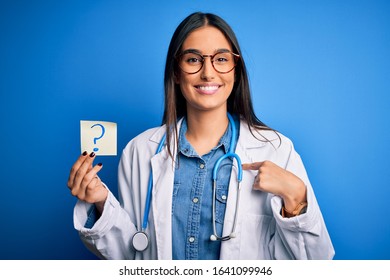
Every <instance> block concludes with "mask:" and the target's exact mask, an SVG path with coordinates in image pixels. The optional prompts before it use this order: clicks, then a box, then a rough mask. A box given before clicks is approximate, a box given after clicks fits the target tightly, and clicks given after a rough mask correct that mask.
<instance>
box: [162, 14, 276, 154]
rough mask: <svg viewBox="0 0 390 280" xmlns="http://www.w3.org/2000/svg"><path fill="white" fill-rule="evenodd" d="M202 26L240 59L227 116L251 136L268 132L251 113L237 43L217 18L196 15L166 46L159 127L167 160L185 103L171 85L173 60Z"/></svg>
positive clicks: (176, 69) (174, 73)
mask: <svg viewBox="0 0 390 280" xmlns="http://www.w3.org/2000/svg"><path fill="white" fill-rule="evenodd" d="M203 26H213V27H216V28H218V29H219V30H220V31H221V32H222V33H223V34H224V35H225V37H226V39H227V40H228V41H229V42H230V43H231V45H232V48H233V52H234V53H236V54H239V55H240V59H238V62H237V65H236V68H235V75H236V81H235V83H234V87H233V90H232V93H231V94H230V96H229V98H228V100H227V109H228V112H229V113H231V114H238V115H240V117H241V118H243V119H245V121H246V122H247V124H248V127H249V130H250V131H251V132H252V129H253V128H260V129H267V130H270V128H269V127H268V126H266V125H265V124H264V123H263V122H262V121H260V120H259V119H258V118H257V117H256V115H255V113H254V110H253V105H252V99H251V94H250V88H249V80H248V75H247V71H246V67H245V63H244V60H243V58H242V54H241V50H240V46H239V44H238V40H237V38H236V35H235V34H234V32H233V30H232V29H231V27H230V26H229V25H228V24H227V23H226V22H225V21H224V20H223V19H222V18H220V17H219V16H217V15H214V14H210V13H201V12H196V13H193V14H191V15H189V16H188V17H187V18H185V19H184V20H183V21H182V22H181V23H180V24H179V26H178V27H177V28H176V30H175V32H174V34H173V36H172V39H171V42H170V44H169V49H168V54H167V60H166V64H165V74H164V90H165V104H164V116H163V120H162V123H163V124H166V133H167V138H166V141H167V148H168V152H169V154H170V156H172V157H173V155H172V151H171V141H172V139H171V138H172V134H173V135H175V139H176V141H175V143H177V138H178V131H177V126H176V123H177V120H178V119H179V118H181V117H184V116H185V115H186V113H187V106H186V100H185V99H184V97H183V94H182V92H181V90H180V86H179V85H178V84H177V83H175V80H176V79H175V78H176V77H177V75H178V73H179V71H180V70H179V67H178V65H177V61H176V57H177V55H178V54H179V53H180V51H181V48H182V45H183V43H184V41H185V39H186V38H187V37H188V35H189V34H190V33H191V32H192V31H194V30H195V29H198V28H200V27H203ZM252 134H253V132H252Z"/></svg>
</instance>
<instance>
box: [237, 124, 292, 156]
mask: <svg viewBox="0 0 390 280" xmlns="http://www.w3.org/2000/svg"><path fill="white" fill-rule="evenodd" d="M240 139H241V140H242V142H244V145H245V146H247V147H249V148H250V147H262V146H269V147H273V148H274V149H275V150H286V149H287V150H291V149H293V142H292V141H291V140H290V138H288V137H287V136H285V135H284V134H282V133H281V132H278V131H276V130H273V129H269V128H258V127H249V126H248V123H247V122H246V121H245V120H242V119H241V121H240Z"/></svg>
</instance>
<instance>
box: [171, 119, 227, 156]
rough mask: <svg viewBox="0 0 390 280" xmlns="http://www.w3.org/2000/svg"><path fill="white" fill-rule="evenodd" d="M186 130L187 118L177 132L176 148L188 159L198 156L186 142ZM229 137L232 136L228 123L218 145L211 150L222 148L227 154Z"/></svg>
mask: <svg viewBox="0 0 390 280" xmlns="http://www.w3.org/2000/svg"><path fill="white" fill-rule="evenodd" d="M187 129H188V125H187V118H184V119H183V122H182V124H181V127H180V132H179V147H178V149H179V152H180V153H182V154H183V155H185V156H188V157H190V156H199V155H198V154H197V153H196V151H195V150H194V148H193V147H192V146H191V144H190V143H189V142H188V140H187V138H186V136H185V135H186V132H187ZM231 136H232V129H231V124H230V122H229V125H228V128H227V129H226V131H225V133H224V134H223V135H222V137H221V139H220V140H219V142H218V145H217V146H216V147H214V148H213V149H218V148H219V147H221V146H222V147H223V148H224V150H225V153H227V152H228V151H229V148H230V141H231V138H232V137H231Z"/></svg>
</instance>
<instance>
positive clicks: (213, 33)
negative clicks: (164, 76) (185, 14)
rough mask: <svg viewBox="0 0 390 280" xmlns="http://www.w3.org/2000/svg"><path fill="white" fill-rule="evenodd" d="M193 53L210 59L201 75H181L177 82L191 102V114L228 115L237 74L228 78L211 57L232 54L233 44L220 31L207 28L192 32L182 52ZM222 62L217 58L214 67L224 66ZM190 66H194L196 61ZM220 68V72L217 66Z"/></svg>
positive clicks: (230, 73) (188, 107)
mask: <svg viewBox="0 0 390 280" xmlns="http://www.w3.org/2000/svg"><path fill="white" fill-rule="evenodd" d="M189 50H191V51H194V52H196V53H199V54H201V55H203V56H207V57H205V60H204V63H203V67H202V68H201V69H200V71H199V72H197V73H194V74H188V73H185V72H184V71H180V74H179V77H177V81H176V82H177V83H178V84H179V85H180V89H181V92H182V93H183V96H184V98H185V99H186V102H187V113H192V112H195V113H196V112H201V111H212V110H219V111H221V112H224V113H226V111H227V99H228V97H229V95H230V93H231V92H232V90H233V85H234V76H235V75H234V71H235V70H234V69H233V70H232V71H230V72H228V73H224V74H222V73H219V72H217V71H216V70H215V69H214V67H213V65H212V63H211V58H210V57H208V56H209V55H214V54H216V53H218V52H220V51H225V52H226V51H231V52H232V51H233V50H232V47H231V45H230V43H229V41H228V40H227V39H226V37H225V36H224V34H223V33H222V32H221V31H220V30H218V29H217V28H215V27H211V26H205V27H201V28H199V29H196V30H195V31H193V32H191V33H190V34H189V36H188V37H187V39H186V40H185V41H184V43H183V46H182V49H181V52H182V53H183V52H188V51H189ZM219 61H221V62H219ZM222 61H223V60H222V59H219V60H217V61H216V58H214V65H216V64H217V63H223V62H222ZM189 62H190V63H193V60H190V61H189ZM216 67H217V69H218V66H217V65H216Z"/></svg>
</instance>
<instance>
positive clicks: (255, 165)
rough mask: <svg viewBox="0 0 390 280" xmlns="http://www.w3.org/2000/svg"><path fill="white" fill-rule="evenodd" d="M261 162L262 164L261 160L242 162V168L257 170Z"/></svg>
mask: <svg viewBox="0 0 390 280" xmlns="http://www.w3.org/2000/svg"><path fill="white" fill-rule="evenodd" d="M262 164H263V162H262V161H259V162H252V163H243V164H242V169H243V170H258V169H259V168H260V167H261V165H262Z"/></svg>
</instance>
